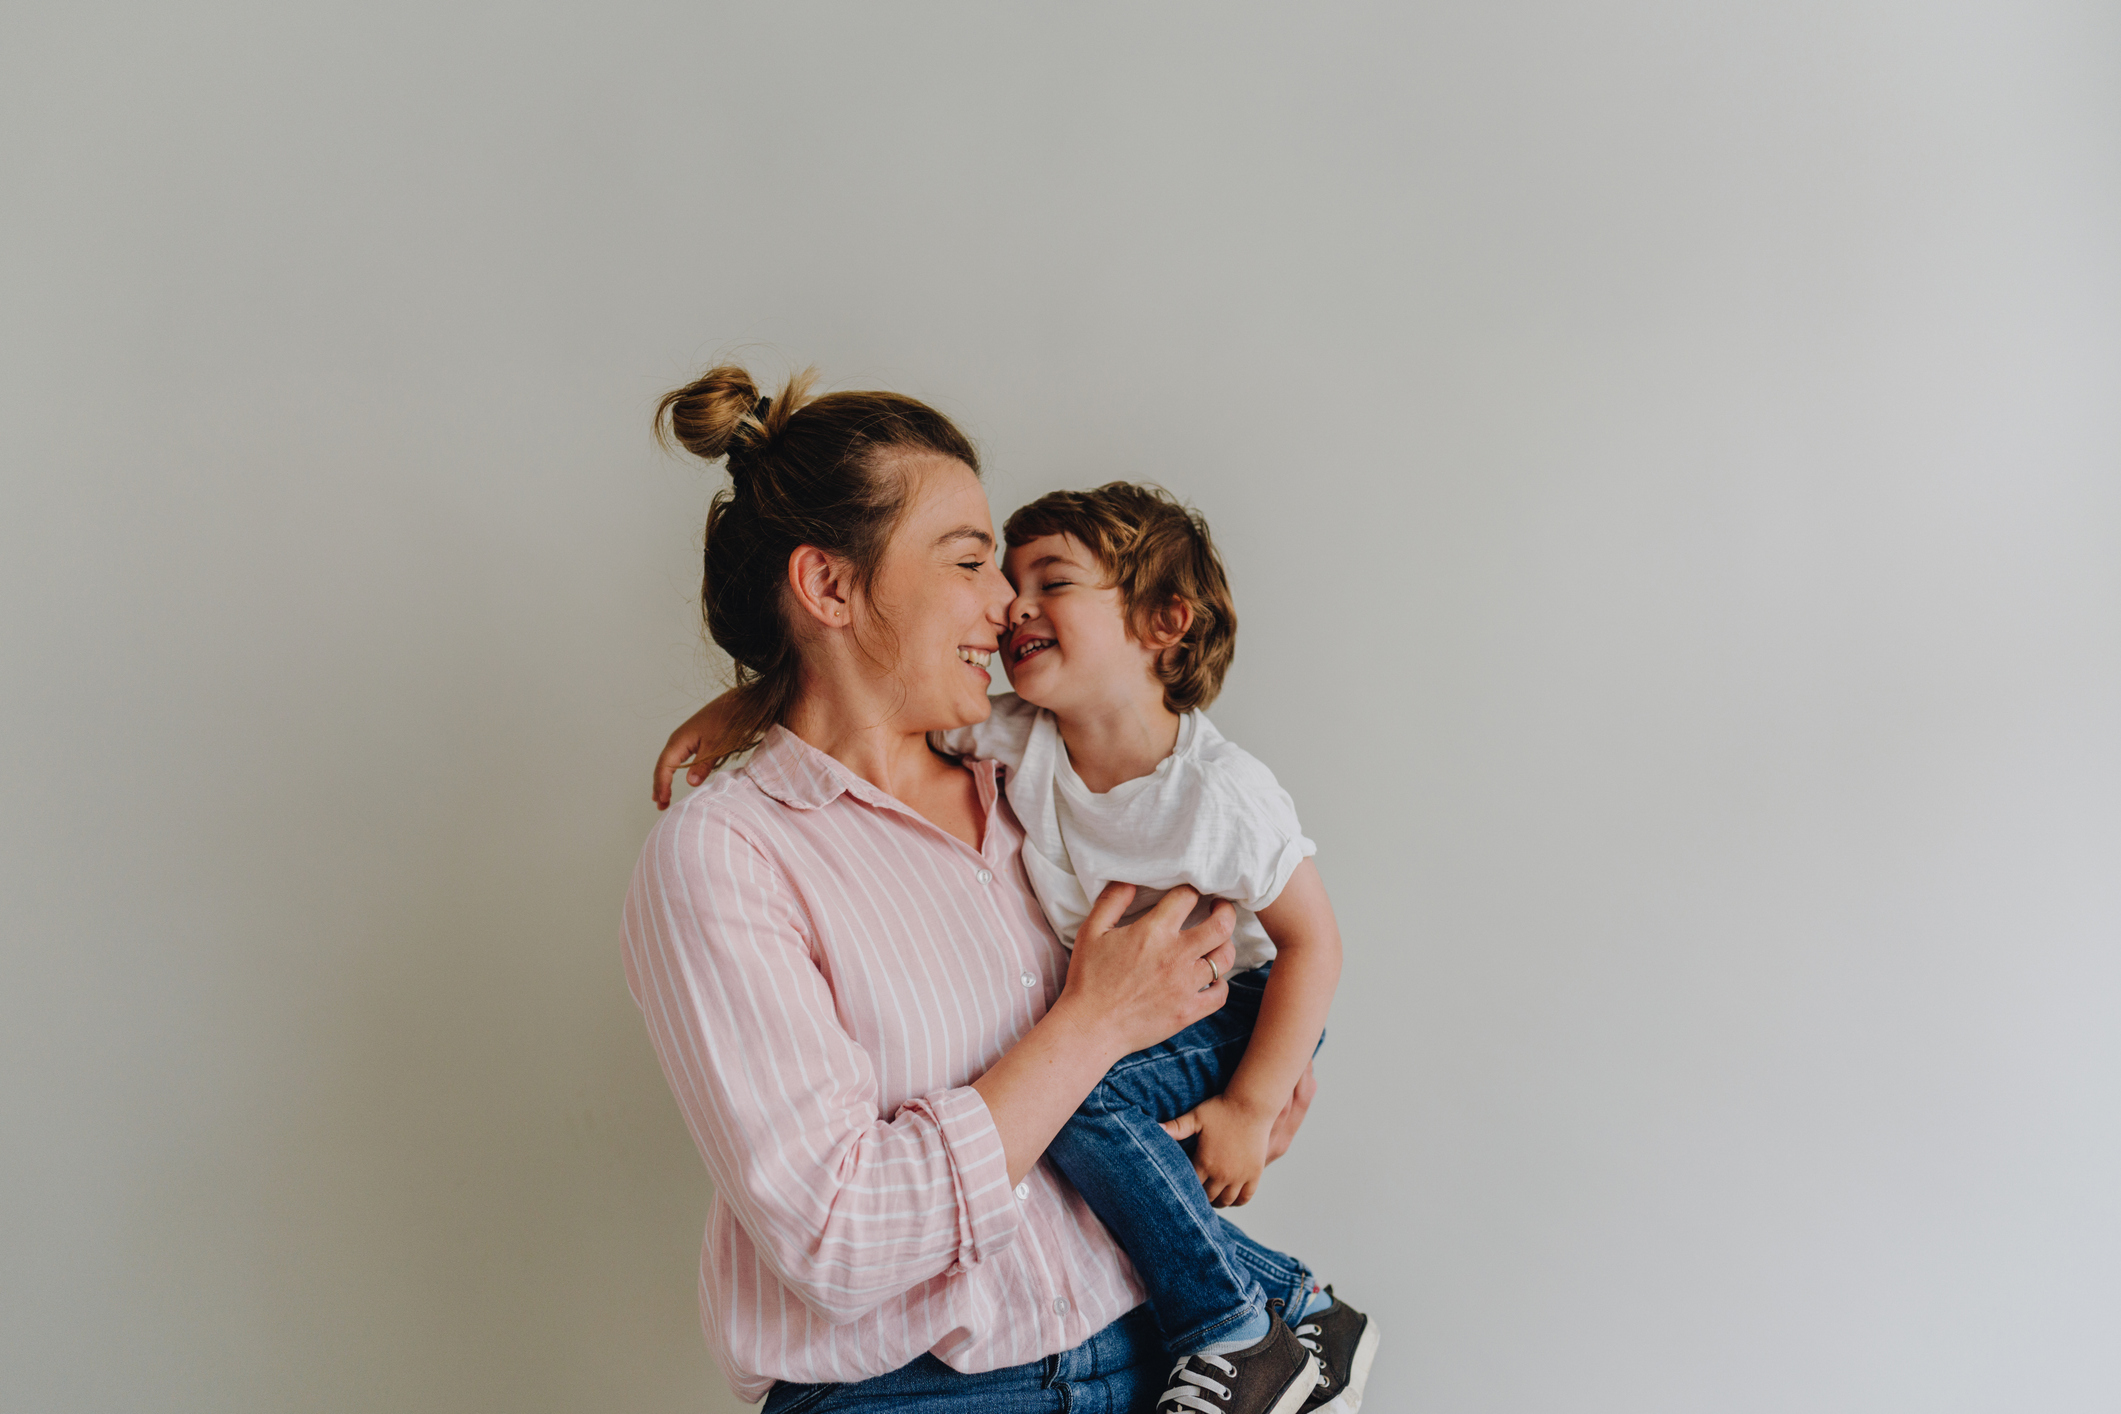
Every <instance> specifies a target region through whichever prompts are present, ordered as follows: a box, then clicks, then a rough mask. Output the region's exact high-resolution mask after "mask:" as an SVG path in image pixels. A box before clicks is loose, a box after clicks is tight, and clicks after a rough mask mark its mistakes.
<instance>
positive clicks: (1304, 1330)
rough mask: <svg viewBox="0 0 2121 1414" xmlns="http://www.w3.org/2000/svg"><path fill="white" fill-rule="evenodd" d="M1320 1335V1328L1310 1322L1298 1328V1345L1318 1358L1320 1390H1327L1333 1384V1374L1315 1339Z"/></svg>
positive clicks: (1324, 1353) (1323, 1352)
mask: <svg viewBox="0 0 2121 1414" xmlns="http://www.w3.org/2000/svg"><path fill="white" fill-rule="evenodd" d="M1320 1334H1321V1332H1320V1331H1319V1329H1318V1327H1317V1326H1314V1325H1311V1324H1310V1323H1309V1322H1306V1323H1305V1324H1303V1325H1300V1326H1298V1327H1297V1328H1296V1343H1297V1344H1298V1345H1301V1346H1302V1347H1303V1348H1304V1349H1306V1350H1308V1351H1310V1352H1311V1353H1312V1354H1313V1355H1316V1356H1317V1357H1318V1388H1320V1389H1325V1388H1327V1387H1328V1386H1330V1385H1331V1384H1332V1383H1333V1372H1332V1371H1331V1370H1329V1369H1327V1368H1326V1352H1325V1351H1323V1350H1321V1349H1320V1348H1319V1345H1318V1341H1317V1340H1315V1339H1313V1337H1315V1336H1319V1335H1320Z"/></svg>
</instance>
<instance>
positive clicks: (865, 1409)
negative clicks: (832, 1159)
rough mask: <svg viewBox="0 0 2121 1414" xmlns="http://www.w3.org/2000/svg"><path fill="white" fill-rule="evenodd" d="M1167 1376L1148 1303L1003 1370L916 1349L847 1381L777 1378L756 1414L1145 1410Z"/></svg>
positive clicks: (1134, 1413) (1140, 1413)
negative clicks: (895, 1363)
mask: <svg viewBox="0 0 2121 1414" xmlns="http://www.w3.org/2000/svg"><path fill="white" fill-rule="evenodd" d="M1170 1376H1171V1362H1170V1361H1169V1360H1167V1359H1166V1358H1164V1350H1163V1345H1162V1344H1161V1343H1160V1342H1159V1341H1158V1340H1157V1338H1156V1323H1155V1322H1154V1321H1152V1320H1151V1319H1150V1318H1149V1308H1148V1307H1146V1306H1137V1307H1135V1308H1134V1309H1133V1310H1132V1311H1129V1312H1128V1313H1127V1314H1126V1315H1124V1316H1121V1317H1120V1318H1119V1319H1118V1320H1116V1321H1114V1322H1113V1323H1112V1324H1111V1325H1109V1326H1106V1327H1105V1328H1104V1329H1103V1330H1101V1331H1099V1332H1098V1333H1097V1334H1096V1335H1093V1336H1091V1337H1090V1338H1089V1339H1088V1340H1086V1341H1084V1342H1083V1343H1082V1344H1081V1345H1078V1346H1076V1347H1075V1348H1074V1349H1073V1350H1063V1351H1062V1352H1060V1354H1058V1355H1048V1356H1047V1357H1046V1358H1045V1359H1043V1360H1033V1361H1032V1362H1031V1363H1029V1364H1028V1365H1014V1366H1011V1367H1010V1368H1009V1369H1006V1370H989V1371H987V1372H986V1373H985V1374H982V1375H965V1374H960V1373H959V1372H957V1371H956V1370H953V1369H951V1368H950V1367H949V1366H948V1365H945V1364H944V1363H943V1362H942V1361H940V1360H938V1359H936V1358H935V1357H934V1356H933V1355H923V1356H921V1357H920V1358H919V1359H918V1360H915V1361H913V1362H912V1363H910V1364H906V1365H901V1366H900V1367H899V1368H898V1369H896V1370H893V1371H892V1372H891V1373H890V1374H888V1375H878V1376H877V1377H876V1378H874V1379H869V1380H857V1381H855V1382H853V1383H852V1384H838V1385H831V1384H827V1385H797V1384H789V1383H788V1382H786V1381H785V1380H784V1381H782V1382H781V1383H780V1384H777V1385H775V1386H774V1387H773V1392H772V1393H771V1394H768V1395H767V1396H766V1406H765V1409H764V1411H763V1414H900V1411H919V1414H1150V1411H1152V1410H1153V1409H1155V1407H1156V1396H1158V1395H1159V1394H1162V1393H1163V1392H1164V1390H1165V1389H1166V1388H1167V1387H1168V1385H1167V1381H1168V1380H1169V1379H1170Z"/></svg>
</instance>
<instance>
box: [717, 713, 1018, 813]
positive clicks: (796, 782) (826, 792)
mask: <svg viewBox="0 0 2121 1414" xmlns="http://www.w3.org/2000/svg"><path fill="white" fill-rule="evenodd" d="M968 764H970V765H971V766H972V768H973V775H974V776H976V777H977V778H978V779H979V782H980V795H981V797H982V800H981V805H982V806H983V807H985V808H988V809H992V808H993V803H994V802H993V797H994V796H995V795H996V794H997V793H998V791H999V786H1000V783H999V782H998V781H997V780H996V778H995V763H994V762H992V761H975V762H971V763H968ZM742 774H744V775H747V776H749V777H751V780H752V784H754V785H756V786H757V787H758V788H759V789H760V790H762V791H764V792H766V794H768V795H770V796H772V797H773V798H774V799H775V800H778V801H779V802H780V803H781V804H783V805H786V806H788V807H790V808H791V809H795V810H818V809H822V808H823V807H825V806H827V805H830V804H831V803H832V802H833V801H835V800H837V799H839V798H840V797H841V796H843V795H851V796H853V797H854V798H855V799H856V800H859V801H862V802H863V803H865V804H868V805H874V806H877V807H879V808H881V809H884V810H898V811H904V810H905V809H906V807H905V806H903V805H901V804H899V803H898V801H896V800H894V799H892V798H891V797H890V796H889V795H886V794H885V793H884V792H883V791H881V790H879V789H877V788H876V787H875V786H874V785H872V784H870V783H869V782H868V781H865V780H863V779H862V778H861V777H860V776H857V775H856V774H854V772H852V771H850V770H848V769H847V768H846V767H845V766H842V765H841V764H840V763H839V762H838V761H835V760H834V759H833V758H832V757H830V756H828V755H826V754H825V753H824V752H822V751H820V750H818V749H817V748H816V747H814V746H812V745H811V744H810V743H809V742H807V741H804V740H803V739H802V738H801V737H799V736H797V735H796V734H795V733H794V732H792V731H789V730H788V729H787V728H786V727H784V726H781V725H780V724H779V723H775V724H774V725H773V726H772V727H770V728H768V729H767V732H766V735H765V736H764V737H763V738H762V739H761V740H760V741H759V745H758V749H757V750H756V751H754V752H752V753H751V760H750V761H748V762H746V763H745V764H744V768H743V772H742Z"/></svg>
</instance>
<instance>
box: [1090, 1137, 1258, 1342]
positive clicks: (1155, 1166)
mask: <svg viewBox="0 0 2121 1414" xmlns="http://www.w3.org/2000/svg"><path fill="white" fill-rule="evenodd" d="M1121 1132H1122V1133H1124V1134H1125V1135H1126V1136H1127V1142H1128V1143H1130V1144H1132V1145H1133V1146H1134V1148H1135V1150H1136V1152H1138V1153H1139V1154H1140V1155H1141V1157H1142V1159H1143V1161H1144V1162H1145V1163H1146V1164H1147V1166H1148V1167H1149V1169H1150V1170H1151V1171H1152V1172H1153V1173H1155V1174H1156V1176H1157V1177H1158V1178H1160V1179H1162V1180H1163V1183H1164V1186H1165V1187H1166V1188H1170V1187H1171V1175H1170V1174H1168V1173H1166V1172H1165V1171H1164V1166H1163V1165H1162V1164H1160V1163H1158V1162H1156V1159H1155V1156H1154V1155H1152V1154H1151V1153H1150V1152H1149V1151H1148V1150H1147V1149H1146V1148H1144V1147H1143V1145H1142V1142H1141V1140H1140V1138H1139V1137H1137V1136H1136V1134H1135V1133H1134V1131H1133V1130H1132V1129H1131V1128H1127V1127H1126V1126H1121ZM1181 1196H1182V1197H1185V1196H1190V1195H1181ZM1180 1206H1181V1207H1183V1208H1184V1209H1185V1213H1186V1217H1187V1219H1188V1221H1190V1222H1192V1224H1193V1229H1194V1231H1195V1232H1198V1233H1199V1234H1200V1235H1201V1237H1202V1238H1204V1239H1205V1240H1206V1241H1207V1243H1208V1246H1209V1247H1210V1248H1211V1249H1213V1251H1214V1253H1215V1259H1216V1260H1217V1261H1218V1262H1220V1263H1222V1266H1223V1271H1224V1272H1225V1273H1226V1274H1227V1275H1228V1276H1229V1277H1230V1278H1231V1280H1232V1281H1233V1282H1234V1283H1235V1284H1236V1285H1237V1286H1238V1287H1239V1288H1240V1289H1250V1290H1252V1291H1258V1290H1259V1289H1260V1286H1259V1281H1258V1279H1257V1278H1254V1277H1250V1276H1248V1275H1247V1274H1246V1273H1243V1272H1240V1271H1238V1270H1237V1269H1236V1268H1235V1267H1233V1266H1232V1265H1231V1262H1230V1254H1229V1253H1228V1252H1225V1251H1224V1250H1223V1243H1222V1234H1220V1233H1218V1232H1211V1231H1209V1230H1208V1229H1206V1228H1204V1227H1202V1226H1201V1224H1200V1220H1199V1219H1198V1218H1196V1217H1194V1215H1193V1210H1192V1208H1191V1207H1187V1206H1186V1205H1185V1204H1184V1203H1183V1202H1182V1203H1181V1204H1180ZM1251 1314H1252V1310H1251V1308H1250V1307H1249V1306H1248V1307H1247V1308H1246V1309H1245V1310H1243V1311H1239V1312H1237V1313H1235V1314H1234V1315H1231V1316H1229V1317H1226V1318H1225V1319H1223V1320H1221V1321H1218V1322H1216V1323H1214V1324H1213V1325H1210V1326H1208V1327H1207V1328H1206V1330H1207V1331H1215V1330H1220V1329H1223V1328H1225V1327H1230V1326H1235V1325H1236V1324H1237V1323H1238V1322H1239V1321H1242V1320H1245V1319H1247V1318H1248V1317H1250V1316H1251ZM1204 1334H1205V1332H1201V1331H1191V1332H1186V1333H1184V1338H1183V1339H1181V1338H1180V1337H1179V1336H1178V1335H1176V1334H1174V1335H1172V1336H1170V1337H1168V1338H1169V1339H1170V1341H1171V1344H1172V1346H1173V1347H1174V1348H1177V1347H1183V1346H1188V1345H1191V1346H1194V1348H1196V1349H1197V1348H1198V1346H1199V1345H1203V1344H1213V1340H1212V1338H1207V1339H1203V1336H1204Z"/></svg>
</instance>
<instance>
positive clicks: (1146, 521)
mask: <svg viewBox="0 0 2121 1414" xmlns="http://www.w3.org/2000/svg"><path fill="white" fill-rule="evenodd" d="M1041 535H1072V536H1074V537H1075V538H1076V539H1077V540H1080V541H1081V542H1082V543H1083V546H1084V548H1086V549H1088V550H1089V551H1090V553H1091V554H1093V555H1095V556H1097V560H1098V563H1099V564H1100V565H1102V566H1103V567H1104V570H1105V573H1106V575H1107V576H1108V577H1109V579H1110V582H1111V583H1112V584H1113V585H1115V586H1116V587H1117V588H1118V589H1119V599H1120V606H1121V609H1122V611H1123V612H1124V613H1125V614H1126V616H1127V627H1128V629H1129V630H1130V631H1131V632H1132V633H1133V634H1134V636H1135V637H1136V638H1140V639H1144V640H1146V639H1147V638H1148V637H1149V636H1150V634H1151V633H1153V632H1156V631H1158V630H1164V631H1169V630H1170V629H1174V628H1176V627H1177V624H1178V618H1177V616H1176V615H1175V614H1173V610H1174V609H1175V608H1177V607H1178V606H1179V605H1184V606H1185V607H1186V608H1188V609H1191V610H1192V611H1193V616H1192V622H1191V623H1189V624H1188V625H1187V626H1186V631H1185V633H1184V635H1183V636H1182V637H1181V638H1180V639H1179V641H1178V643H1177V644H1176V645H1175V646H1174V647H1172V648H1171V649H1170V650H1169V651H1168V652H1166V653H1165V654H1164V655H1163V656H1162V657H1161V658H1160V659H1158V660H1157V665H1156V675H1157V677H1159V678H1161V679H1162V680H1163V684H1164V705H1165V706H1167V707H1169V708H1170V709H1171V710H1172V711H1174V712H1187V711H1191V710H1192V709H1194V708H1196V707H1205V706H1207V705H1208V704H1209V703H1211V702H1213V701H1214V700H1215V695H1216V694H1217V693H1218V692H1221V691H1222V685H1223V675H1224V674H1225V673H1227V672H1229V671H1230V661H1231V660H1232V659H1233V658H1235V657H1236V656H1237V611H1236V610H1235V609H1234V608H1232V607H1231V603H1230V581H1229V578H1228V577H1227V576H1226V575H1225V574H1224V573H1223V562H1222V558H1221V557H1220V556H1219V555H1217V554H1216V553H1215V542H1214V540H1212V539H1211V538H1209V535H1208V522H1207V521H1205V520H1203V519H1202V518H1201V514H1200V512H1199V511H1196V510H1191V509H1189V508H1188V507H1186V506H1185V505H1184V504H1182V503H1181V502H1180V501H1179V500H1178V498H1177V497H1175V496H1173V495H1172V494H1171V493H1170V492H1168V491H1166V490H1164V489H1163V488H1162V487H1161V486H1137V485H1135V484H1134V483H1133V482H1130V481H1114V482H1110V483H1108V484H1106V485H1104V486H1100V487H1098V488H1097V489H1096V490H1095V491H1055V492H1052V493H1051V494H1050V495H1045V496H1041V497H1039V498H1038V499H1037V500H1035V501H1033V502H1031V504H1029V505H1027V506H1024V507H1022V508H1021V509H1020V510H1018V511H1017V512H1016V513H1015V514H1014V515H1012V516H1010V517H1009V523H1008V524H1007V525H1005V526H1004V527H1003V528H1002V536H1003V538H1004V539H1005V540H1006V541H1007V542H1008V544H1009V546H1010V547H1011V548H1012V549H1013V548H1014V547H1016V546H1018V545H1022V544H1025V543H1026V542H1028V541H1032V540H1036V539H1038V537H1039V536H1041Z"/></svg>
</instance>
